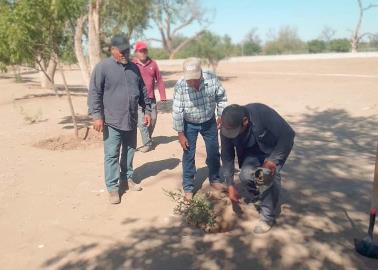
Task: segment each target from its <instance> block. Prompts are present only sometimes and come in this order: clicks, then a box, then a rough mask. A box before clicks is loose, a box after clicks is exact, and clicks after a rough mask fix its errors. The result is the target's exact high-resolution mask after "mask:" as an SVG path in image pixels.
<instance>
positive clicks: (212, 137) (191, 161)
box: [182, 117, 222, 192]
mask: <svg viewBox="0 0 378 270" xmlns="http://www.w3.org/2000/svg"><path fill="white" fill-rule="evenodd" d="M184 134H185V136H186V138H187V139H188V143H189V148H188V150H186V151H184V154H183V157H182V168H183V179H182V185H183V189H184V191H185V192H193V188H194V176H195V174H196V164H195V156H196V144H197V138H198V134H201V135H202V137H203V139H204V141H205V146H206V154H207V158H206V164H207V166H208V168H209V181H210V183H215V182H222V181H221V178H220V176H219V169H220V154H219V142H218V129H217V124H216V121H215V117H213V118H212V119H210V120H209V121H207V122H205V123H202V124H193V123H188V122H185V123H184Z"/></svg>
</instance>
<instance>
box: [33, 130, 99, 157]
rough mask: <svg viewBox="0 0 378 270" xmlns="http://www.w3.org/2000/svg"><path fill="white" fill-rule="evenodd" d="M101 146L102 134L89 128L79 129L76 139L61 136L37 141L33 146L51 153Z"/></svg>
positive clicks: (72, 135)
mask: <svg viewBox="0 0 378 270" xmlns="http://www.w3.org/2000/svg"><path fill="white" fill-rule="evenodd" d="M101 144H102V133H99V132H96V131H95V130H93V129H91V128H81V129H79V138H76V137H75V135H74V134H69V135H62V136H58V137H53V138H49V139H45V140H42V141H39V142H37V143H35V144H34V145H33V146H35V147H38V148H42V149H47V150H52V151H64V150H75V149H86V148H93V147H98V146H100V145H101Z"/></svg>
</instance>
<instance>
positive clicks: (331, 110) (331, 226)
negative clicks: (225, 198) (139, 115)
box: [0, 58, 378, 270]
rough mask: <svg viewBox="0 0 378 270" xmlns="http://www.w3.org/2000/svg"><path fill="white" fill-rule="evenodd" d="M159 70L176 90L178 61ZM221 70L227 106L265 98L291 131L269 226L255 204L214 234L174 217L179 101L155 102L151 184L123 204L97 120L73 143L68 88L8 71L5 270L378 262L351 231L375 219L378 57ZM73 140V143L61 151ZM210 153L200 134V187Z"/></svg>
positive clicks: (77, 93) (70, 74) (0, 143)
mask: <svg viewBox="0 0 378 270" xmlns="http://www.w3.org/2000/svg"><path fill="white" fill-rule="evenodd" d="M161 69H162V71H163V76H164V79H165V81H166V85H167V87H168V90H167V92H168V97H169V98H172V93H173V86H174V83H175V82H176V80H177V79H178V78H179V76H180V67H179V66H172V65H169V66H168V65H167V66H161ZM66 73H67V74H66V76H67V80H68V83H69V84H70V88H71V91H72V95H73V102H74V106H75V109H76V112H77V114H79V115H82V116H83V117H80V119H79V120H80V121H79V125H80V127H81V128H84V129H83V130H85V127H87V126H88V119H86V117H85V115H86V113H87V106H86V95H87V91H86V89H85V88H84V87H83V82H82V80H81V77H80V71H78V70H67V72H66ZM218 74H219V75H220V76H221V77H222V83H223V85H224V87H225V89H226V90H227V94H228V97H229V101H230V103H240V104H246V103H249V102H262V103H265V104H267V105H269V106H271V107H273V108H275V109H276V110H277V111H278V112H279V113H280V114H281V115H283V116H284V117H285V118H286V119H287V120H288V121H289V122H290V124H291V125H292V126H293V128H294V129H295V130H296V132H297V137H296V141H295V147H294V149H293V152H292V154H291V155H290V158H289V160H288V161H287V163H286V165H285V167H284V169H283V192H282V203H283V205H282V211H281V216H280V217H279V218H278V220H277V225H276V226H275V227H274V228H273V229H272V230H271V232H269V233H268V234H266V235H263V236H256V235H254V234H253V232H252V229H253V225H254V223H255V222H256V221H257V214H256V212H254V211H255V210H248V211H251V212H250V214H249V218H246V219H244V218H241V219H240V220H238V224H237V226H236V227H235V228H234V229H233V230H231V231H228V232H225V233H217V234H206V233H204V232H202V231H201V230H199V229H195V228H191V227H189V226H186V225H185V224H182V223H181V222H180V221H179V220H178V219H177V217H175V216H173V214H172V213H173V208H174V202H173V201H172V200H170V199H169V198H167V196H166V195H165V194H164V191H163V189H165V190H176V189H180V188H181V155H182V150H181V149H180V146H179V144H178V143H177V136H176V135H177V134H176V133H175V132H174V130H173V129H172V128H171V127H172V118H171V114H170V111H171V109H170V108H171V102H168V103H166V104H159V110H160V114H159V119H158V123H157V127H156V131H155V134H154V140H155V142H156V143H157V147H156V149H155V150H154V151H152V152H149V153H141V152H137V153H136V155H135V160H134V165H135V175H136V180H137V181H140V182H141V184H142V186H143V191H141V192H132V191H128V192H126V194H125V195H124V196H123V197H122V203H121V204H119V205H110V204H109V203H108V198H107V192H106V189H105V186H104V173H103V149H102V143H101V135H99V134H95V133H93V130H92V131H90V141H91V142H92V140H93V141H95V142H96V143H90V144H89V146H88V145H85V144H84V147H82V145H81V143H80V144H79V145H77V143H76V142H74V139H73V129H72V123H71V119H70V115H69V107H68V104H67V99H66V97H65V96H64V95H63V96H62V97H60V98H57V97H55V95H54V93H53V92H51V91H48V90H44V89H40V88H39V87H38V78H39V76H38V74H35V73H33V72H25V73H24V74H23V75H22V77H23V80H24V81H23V83H15V82H14V80H13V79H12V78H10V77H8V78H7V77H4V76H3V78H0V115H2V129H1V130H0V149H1V151H0V236H1V241H0V254H1V255H0V268H1V269H12V270H13V269H135V270H139V269H167V270H171V269H172V270H173V269H209V270H218V269H227V270H229V269H231V270H232V269H314V270H315V269H378V261H376V260H372V259H367V258H363V257H361V256H359V255H358V254H356V253H355V252H354V249H353V238H355V237H358V238H361V237H364V236H365V235H366V232H367V225H368V214H367V212H368V210H369V195H370V190H371V185H372V174H373V165H374V157H375V149H376V144H377V141H378V75H377V74H378V59H377V58H371V59H339V60H303V61H274V62H258V63H235V62H233V63H230V62H229V63H227V62H224V63H221V64H220V66H219V69H218ZM60 79H61V78H60V77H59V74H58V75H57V82H58V84H60V83H61V80H60ZM61 93H62V94H63V93H64V91H61ZM97 136H99V137H97ZM138 136H139V134H138ZM51 138H59V139H55V140H51ZM43 140H45V141H44V143H42V144H43V146H44V147H42V148H41V147H36V144H37V145H41V141H43ZM46 140H47V141H46ZM67 144H68V145H70V147H69V148H73V149H72V150H68V149H67V147H63V148H62V147H61V145H67ZM72 145H73V146H72ZM71 146H72V147H71ZM52 149H54V150H58V151H54V150H52ZM205 159H206V153H205V148H204V144H203V140H202V139H199V143H198V150H197V168H198V173H197V177H196V182H197V183H198V185H199V186H200V185H201V183H203V186H204V187H206V186H207V185H208V181H207V180H206V175H207V169H206V166H205ZM239 188H240V187H239ZM377 238H378V237H377Z"/></svg>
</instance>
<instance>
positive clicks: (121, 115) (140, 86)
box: [88, 57, 151, 131]
mask: <svg viewBox="0 0 378 270" xmlns="http://www.w3.org/2000/svg"><path fill="white" fill-rule="evenodd" d="M138 104H139V105H140V106H142V107H143V108H145V109H146V112H150V111H151V100H150V99H149V97H148V95H147V91H146V88H145V86H144V83H143V79H142V76H141V74H140V72H139V69H138V66H137V65H135V64H134V63H132V62H131V61H129V62H128V64H126V65H123V64H121V63H118V62H117V61H116V60H114V58H112V57H110V58H107V59H105V60H103V61H102V62H100V63H98V64H97V65H96V67H95V68H94V70H93V72H92V76H91V81H90V84H89V93H88V108H89V114H90V115H91V116H92V117H93V118H94V119H99V118H102V119H104V120H105V123H106V124H107V125H109V126H111V127H114V128H117V129H120V130H124V131H128V130H134V129H136V128H137V120H138Z"/></svg>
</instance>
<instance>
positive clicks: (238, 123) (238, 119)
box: [221, 104, 245, 139]
mask: <svg viewBox="0 0 378 270" xmlns="http://www.w3.org/2000/svg"><path fill="white" fill-rule="evenodd" d="M244 116H245V109H244V107H242V106H240V105H237V104H232V105H229V106H227V107H226V108H224V110H223V112H222V128H221V133H222V135H223V136H225V137H226V138H229V139H234V138H236V137H237V136H238V135H239V134H240V131H241V129H242V127H243V126H242V125H243V117H244Z"/></svg>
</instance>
